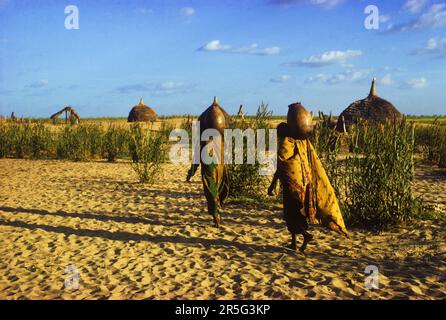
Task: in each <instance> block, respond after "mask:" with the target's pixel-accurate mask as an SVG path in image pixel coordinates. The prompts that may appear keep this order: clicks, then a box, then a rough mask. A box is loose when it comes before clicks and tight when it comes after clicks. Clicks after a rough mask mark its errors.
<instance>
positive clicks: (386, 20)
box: [379, 14, 390, 23]
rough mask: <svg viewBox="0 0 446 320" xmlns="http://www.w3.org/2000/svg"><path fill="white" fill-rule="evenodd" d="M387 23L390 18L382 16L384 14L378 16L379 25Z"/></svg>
mask: <svg viewBox="0 0 446 320" xmlns="http://www.w3.org/2000/svg"><path fill="white" fill-rule="evenodd" d="M389 21H390V16H388V15H384V14H382V15H380V16H379V22H380V23H387V22H389Z"/></svg>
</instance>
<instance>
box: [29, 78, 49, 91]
mask: <svg viewBox="0 0 446 320" xmlns="http://www.w3.org/2000/svg"><path fill="white" fill-rule="evenodd" d="M47 85H48V80H46V79H43V80H39V81H36V82H33V83H31V84H29V85H28V88H33V89H38V88H43V87H45V86H47Z"/></svg>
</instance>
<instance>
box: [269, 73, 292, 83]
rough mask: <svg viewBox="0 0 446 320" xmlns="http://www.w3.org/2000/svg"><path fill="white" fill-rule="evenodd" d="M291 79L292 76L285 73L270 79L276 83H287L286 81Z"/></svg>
mask: <svg viewBox="0 0 446 320" xmlns="http://www.w3.org/2000/svg"><path fill="white" fill-rule="evenodd" d="M290 79H291V76H289V75H286V74H284V75H281V76H279V77H275V78H272V79H270V81H271V82H274V83H285V82H288V81H289V80H290Z"/></svg>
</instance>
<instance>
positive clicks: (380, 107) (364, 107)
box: [336, 79, 402, 131]
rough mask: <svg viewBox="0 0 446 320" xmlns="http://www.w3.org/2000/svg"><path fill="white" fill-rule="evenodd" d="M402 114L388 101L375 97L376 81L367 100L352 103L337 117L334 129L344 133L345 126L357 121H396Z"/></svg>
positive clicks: (374, 80)
mask: <svg viewBox="0 0 446 320" xmlns="http://www.w3.org/2000/svg"><path fill="white" fill-rule="evenodd" d="M401 117H402V114H401V113H400V112H399V111H398V110H397V109H396V108H395V107H394V106H393V104H391V103H390V102H389V101H387V100H384V99H382V98H380V97H378V96H377V95H376V79H373V82H372V87H371V89H370V93H369V95H368V97H367V98H365V99H363V100H358V101H355V102H353V103H352V104H351V105H350V106H349V107H348V108H347V109H345V110H344V111H343V112H342V113H341V115H340V116H339V119H338V123H337V126H336V129H337V130H338V131H344V128H345V127H346V126H349V125H352V124H355V123H356V121H357V120H358V119H364V120H369V121H374V122H383V121H385V120H386V119H398V118H401Z"/></svg>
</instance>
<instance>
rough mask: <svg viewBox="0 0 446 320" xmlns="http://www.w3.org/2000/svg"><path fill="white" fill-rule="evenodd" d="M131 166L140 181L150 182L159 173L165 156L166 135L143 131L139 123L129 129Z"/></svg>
mask: <svg viewBox="0 0 446 320" xmlns="http://www.w3.org/2000/svg"><path fill="white" fill-rule="evenodd" d="M131 141H132V150H133V152H134V156H133V163H132V168H133V170H134V171H135V172H136V174H137V175H138V178H139V181H140V182H141V183H148V184H152V183H153V182H154V181H155V179H156V178H157V177H158V176H159V174H160V173H161V164H162V163H163V162H164V160H165V157H166V150H165V148H164V145H165V143H166V137H165V135H163V134H160V133H155V132H152V131H144V130H142V129H141V127H140V126H139V125H134V126H132V129H131Z"/></svg>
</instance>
